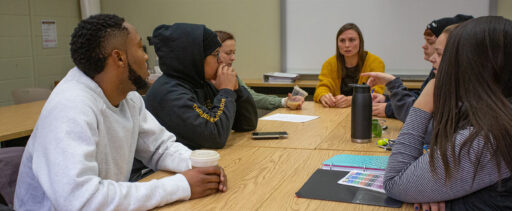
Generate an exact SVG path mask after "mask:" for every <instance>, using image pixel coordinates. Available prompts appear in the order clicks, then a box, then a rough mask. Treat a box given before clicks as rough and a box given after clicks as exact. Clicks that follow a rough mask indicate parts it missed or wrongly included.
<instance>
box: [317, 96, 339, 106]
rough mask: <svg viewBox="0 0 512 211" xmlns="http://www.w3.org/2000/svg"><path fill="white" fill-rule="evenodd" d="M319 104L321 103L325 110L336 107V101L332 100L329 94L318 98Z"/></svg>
mask: <svg viewBox="0 0 512 211" xmlns="http://www.w3.org/2000/svg"><path fill="white" fill-rule="evenodd" d="M320 102H321V103H322V105H323V106H324V107H326V108H329V107H334V106H336V100H335V99H334V97H333V96H332V94H331V93H329V94H326V95H324V96H322V97H321V98H320Z"/></svg>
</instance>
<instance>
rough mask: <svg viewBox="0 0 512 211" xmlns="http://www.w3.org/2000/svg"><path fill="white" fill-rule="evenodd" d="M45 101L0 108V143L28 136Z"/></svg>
mask: <svg viewBox="0 0 512 211" xmlns="http://www.w3.org/2000/svg"><path fill="white" fill-rule="evenodd" d="M45 102H46V101H45V100H42V101H36V102H31V103H25V104H19V105H11V106H5V107H0V117H1V118H0V142H1V141H6V140H10V139H14V138H20V137H23V136H29V135H30V134H31V133H32V130H33V129H34V127H35V125H36V122H37V119H38V118H39V114H40V113H41V109H42V108H43V106H44V103H45Z"/></svg>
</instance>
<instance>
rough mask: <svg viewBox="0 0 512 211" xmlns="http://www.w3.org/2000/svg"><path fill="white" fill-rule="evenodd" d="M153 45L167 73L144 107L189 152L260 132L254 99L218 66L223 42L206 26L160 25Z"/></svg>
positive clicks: (225, 68)
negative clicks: (241, 134)
mask: <svg viewBox="0 0 512 211" xmlns="http://www.w3.org/2000/svg"><path fill="white" fill-rule="evenodd" d="M152 42H153V44H154V46H155V52H156V54H157V56H158V58H159V65H160V68H161V70H162V72H163V73H164V74H163V75H162V76H161V77H160V78H158V80H156V81H155V83H154V84H153V85H152V86H151V88H150V89H149V90H148V92H147V94H146V96H145V98H144V101H145V103H146V108H147V109H148V110H149V111H150V112H151V113H152V114H153V115H154V116H155V118H156V119H157V120H158V121H159V122H160V124H162V125H163V126H164V127H165V128H167V130H169V131H171V132H172V133H174V134H175V135H176V136H177V141H178V142H181V143H183V144H184V145H186V146H187V147H189V148H191V149H198V148H214V149H220V148H223V147H224V145H225V144H226V141H227V139H228V137H229V134H230V133H231V130H235V131H250V130H254V129H256V126H257V123H258V116H257V110H256V105H255V103H254V100H253V99H252V97H251V94H249V92H248V91H247V90H246V89H245V88H244V87H243V86H239V84H238V82H237V79H236V73H235V72H234V71H233V69H232V68H231V67H228V66H225V65H223V64H221V65H219V60H218V59H219V58H218V57H219V49H218V48H219V47H220V46H221V43H220V42H219V40H218V38H217V34H215V33H214V32H213V31H211V30H210V29H208V28H206V27H205V26H204V25H198V24H186V23H176V24H173V25H160V26H158V27H156V28H155V30H154V31H153V36H152Z"/></svg>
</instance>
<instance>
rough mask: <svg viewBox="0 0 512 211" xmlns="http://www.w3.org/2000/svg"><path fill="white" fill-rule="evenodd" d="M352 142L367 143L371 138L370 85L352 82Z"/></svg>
mask: <svg viewBox="0 0 512 211" xmlns="http://www.w3.org/2000/svg"><path fill="white" fill-rule="evenodd" d="M352 86H353V87H354V92H353V94H352V135H351V137H352V142H356V143H369V142H371V140H372V96H371V94H370V86H368V85H366V84H353V85H352Z"/></svg>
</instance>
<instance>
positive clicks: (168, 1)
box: [0, 0, 512, 106]
mask: <svg viewBox="0 0 512 211" xmlns="http://www.w3.org/2000/svg"><path fill="white" fill-rule="evenodd" d="M279 2H280V1H279V0H257V1H255V0H214V1H213V0H146V1H141V0H101V10H102V12H104V13H115V14H118V15H120V16H123V17H125V18H126V19H127V21H129V22H131V23H133V24H134V25H135V26H136V27H137V28H138V30H139V33H140V34H141V36H143V37H144V43H145V44H147V40H146V39H145V37H146V36H150V35H151V33H152V30H153V29H154V28H155V27H156V26H157V25H159V24H162V23H166V24H172V23H175V22H191V23H202V24H206V25H207V26H208V27H209V28H211V29H214V30H216V29H222V30H226V31H229V32H232V33H233V34H234V35H235V36H236V38H237V49H238V50H237V61H236V62H235V64H234V66H235V68H236V70H237V72H238V73H239V75H240V76H241V77H242V78H259V77H261V76H262V74H263V73H266V72H273V71H280V69H281V68H280V66H281V58H280V50H281V48H280V47H281V42H280V36H281V33H280V31H281V28H280V27H281V26H280V3H279ZM0 5H1V7H0V27H1V28H2V29H3V30H0V49H1V50H0V106H2V105H8V104H11V103H12V100H11V94H10V93H11V90H13V89H16V88H22V87H46V88H51V87H52V84H53V81H54V80H60V79H61V78H62V77H63V76H64V75H65V73H66V72H67V71H68V70H69V69H70V68H71V67H72V66H73V64H72V61H71V59H70V56H69V45H68V43H69V39H70V34H71V32H72V30H73V28H74V27H75V26H76V24H77V23H78V21H79V20H80V8H79V1H78V0H0ZM228 8H229V9H228ZM497 8H498V11H497V13H498V15H501V16H504V17H506V18H509V19H512V1H510V0H498V1H497ZM44 19H50V20H56V21H57V30H58V48H53V49H43V48H42V44H41V20H44ZM6 29H7V30H6ZM149 56H150V63H151V65H153V63H154V57H155V53H154V50H153V48H152V47H150V48H149Z"/></svg>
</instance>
